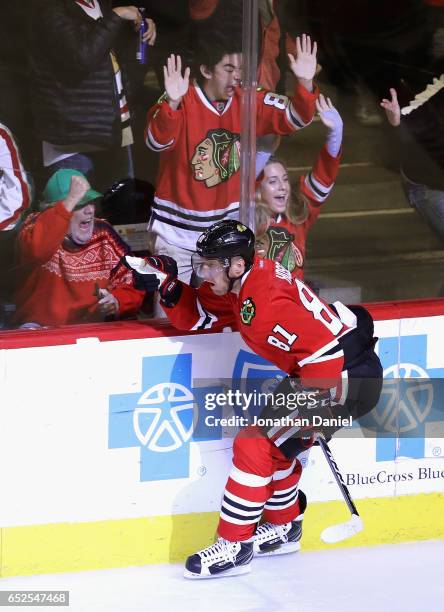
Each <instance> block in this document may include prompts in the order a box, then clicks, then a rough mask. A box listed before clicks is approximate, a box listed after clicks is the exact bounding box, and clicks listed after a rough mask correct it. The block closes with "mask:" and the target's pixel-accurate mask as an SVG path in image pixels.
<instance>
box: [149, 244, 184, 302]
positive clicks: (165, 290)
mask: <svg viewBox="0 0 444 612" xmlns="http://www.w3.org/2000/svg"><path fill="white" fill-rule="evenodd" d="M146 262H147V263H148V264H149V265H150V266H152V267H153V268H156V270H158V271H159V272H161V273H162V272H163V273H164V274H165V275H166V277H165V280H163V281H162V282H161V283H160V284H159V294H160V303H161V304H163V305H164V306H166V307H167V308H172V307H173V306H175V305H176V304H177V303H178V301H179V300H180V296H181V295H182V283H181V281H180V280H179V279H178V278H177V275H178V271H177V263H176V262H175V260H174V259H173V258H172V257H168V255H152V256H151V257H147V258H146Z"/></svg>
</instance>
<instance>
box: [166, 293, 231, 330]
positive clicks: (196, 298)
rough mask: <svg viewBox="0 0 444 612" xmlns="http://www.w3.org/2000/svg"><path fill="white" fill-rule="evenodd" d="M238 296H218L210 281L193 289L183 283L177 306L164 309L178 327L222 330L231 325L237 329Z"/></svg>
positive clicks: (183, 328)
mask: <svg viewBox="0 0 444 612" xmlns="http://www.w3.org/2000/svg"><path fill="white" fill-rule="evenodd" d="M235 302H236V297H235V296H234V295H233V294H229V295H226V296H216V295H214V293H213V292H212V290H211V286H210V285H209V284H208V283H204V284H203V285H202V287H199V289H193V288H192V287H190V286H189V285H187V284H185V283H182V293H181V296H180V300H179V302H178V303H177V304H176V306H173V307H171V308H167V307H166V306H163V309H164V311H165V313H166V315H167V317H168V318H169V320H170V321H171V323H172V324H173V325H174V327H176V328H177V329H182V330H188V331H195V330H201V329H212V330H214V331H222V330H223V329H224V328H227V327H230V328H231V329H233V330H234V329H237V321H236V317H235V314H234V304H235Z"/></svg>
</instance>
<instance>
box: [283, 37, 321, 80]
mask: <svg viewBox="0 0 444 612" xmlns="http://www.w3.org/2000/svg"><path fill="white" fill-rule="evenodd" d="M317 51H318V46H317V44H316V42H313V44H312V42H311V38H310V36H308V35H307V34H302V36H298V37H297V38H296V57H295V56H294V55H292V54H291V53H289V54H288V59H289V60H290V68H291V71H292V72H293V74H294V76H295V77H296V78H297V79H298V81H299V82H300V83H301V85H304V87H305V88H306V89H308V90H309V91H312V90H313V77H314V75H315V73H316V66H317V62H316V54H317Z"/></svg>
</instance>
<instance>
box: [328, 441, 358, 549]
mask: <svg viewBox="0 0 444 612" xmlns="http://www.w3.org/2000/svg"><path fill="white" fill-rule="evenodd" d="M317 441H318V443H319V446H320V447H321V449H322V452H323V453H324V457H325V459H326V460H327V463H328V465H329V467H330V469H331V471H332V472H333V476H334V477H335V480H336V482H337V484H338V487H339V488H340V490H341V493H342V496H343V497H344V500H345V503H346V504H347V507H348V509H349V510H350V512H351V519H350V520H348V521H347V522H345V523H339V524H338V525H332V526H331V527H327V528H326V529H324V531H323V532H322V533H321V540H322V541H323V542H326V543H327V544H335V543H336V542H342V540H346V539H347V538H351V537H352V536H354V535H356V534H357V533H359V532H360V531H362V530H363V528H364V524H363V522H362V519H361V517H360V516H359V512H358V510H357V509H356V506H355V504H354V502H353V500H352V498H351V495H350V492H349V490H348V488H347V486H346V484H345V482H344V479H343V478H342V474H341V472H340V471H339V468H338V466H337V464H336V461H335V460H334V458H333V455H332V454H331V450H330V448H329V446H328V444H327V442H326V441H325V440H324V438H323V437H322V436H320V435H319V436H318V438H317Z"/></svg>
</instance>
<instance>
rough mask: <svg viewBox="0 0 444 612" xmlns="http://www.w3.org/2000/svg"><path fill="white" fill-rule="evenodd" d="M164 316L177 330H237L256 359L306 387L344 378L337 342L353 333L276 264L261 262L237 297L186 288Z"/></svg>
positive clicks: (331, 383)
mask: <svg viewBox="0 0 444 612" xmlns="http://www.w3.org/2000/svg"><path fill="white" fill-rule="evenodd" d="M344 308H345V307H344ZM164 310H165V312H166V313H167V315H168V317H169V319H170V321H171V322H172V324H173V325H174V326H175V327H177V328H178V329H187V330H196V329H209V328H212V329H216V330H221V329H223V328H224V327H227V326H231V327H234V328H235V329H238V330H239V331H240V333H241V335H242V338H243V340H244V341H245V342H246V344H248V346H249V347H250V348H251V349H252V350H253V351H254V352H255V353H257V354H258V355H260V356H262V357H264V358H265V359H267V360H269V361H271V362H272V363H274V364H275V365H276V366H277V367H278V368H280V369H281V370H283V371H284V372H287V373H288V374H289V375H291V376H298V377H300V378H301V380H302V382H303V384H305V385H307V386H311V387H312V386H319V387H332V386H335V385H334V383H333V382H332V381H336V380H338V379H340V378H341V372H342V370H343V365H344V359H343V357H344V356H343V351H342V350H341V347H340V346H339V342H338V340H339V338H341V336H343V335H344V334H346V333H347V332H349V331H350V330H351V329H352V327H348V326H347V325H345V324H344V323H343V322H342V321H341V319H340V318H339V317H338V315H337V314H336V312H334V311H333V310H332V309H331V308H330V307H329V306H328V305H327V304H325V303H324V302H323V301H322V300H320V299H319V298H318V297H317V296H316V295H315V294H314V293H313V292H312V290H311V289H310V288H309V287H308V286H307V285H305V284H304V283H303V282H302V281H301V280H299V279H293V278H292V276H291V274H290V273H289V272H288V270H286V269H285V268H283V267H282V266H281V265H280V264H279V263H277V262H274V261H271V260H269V259H259V258H257V259H256V260H255V263H254V265H253V268H252V269H251V270H250V271H249V272H248V273H247V274H246V275H245V276H244V278H243V280H242V288H241V290H240V293H239V295H238V296H237V295H236V294H234V293H229V294H227V295H226V296H223V297H219V296H216V295H214V293H213V292H212V290H211V286H210V285H209V284H208V283H205V284H204V285H203V286H202V287H201V288H199V289H197V290H195V289H192V288H191V287H189V286H188V285H185V284H183V291H182V295H181V298H180V300H179V302H178V304H177V305H176V306H174V307H172V308H164Z"/></svg>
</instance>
